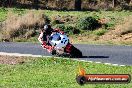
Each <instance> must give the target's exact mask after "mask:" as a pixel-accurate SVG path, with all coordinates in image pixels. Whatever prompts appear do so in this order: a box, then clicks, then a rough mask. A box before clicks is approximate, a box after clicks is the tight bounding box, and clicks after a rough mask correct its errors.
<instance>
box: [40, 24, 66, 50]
mask: <svg viewBox="0 0 132 88" xmlns="http://www.w3.org/2000/svg"><path fill="white" fill-rule="evenodd" d="M53 32H59V33H61V34H64V32H63V31H61V30H60V29H58V28H55V29H53V28H52V27H51V26H50V25H49V24H46V25H44V27H43V28H42V29H41V33H40V35H39V37H38V40H39V42H40V43H41V44H42V47H43V48H45V49H47V50H48V51H49V52H52V51H53V49H54V47H52V46H51V45H50V44H49V38H50V35H51V34H52V33H53Z"/></svg>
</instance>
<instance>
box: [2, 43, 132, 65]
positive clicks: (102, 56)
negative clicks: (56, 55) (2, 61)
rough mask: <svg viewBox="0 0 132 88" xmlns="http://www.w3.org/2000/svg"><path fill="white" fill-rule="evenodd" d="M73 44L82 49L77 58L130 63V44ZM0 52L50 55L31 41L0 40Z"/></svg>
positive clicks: (131, 48) (122, 63)
mask: <svg viewBox="0 0 132 88" xmlns="http://www.w3.org/2000/svg"><path fill="white" fill-rule="evenodd" d="M75 46H76V47H77V48H79V49H80V50H81V51H82V53H83V56H84V57H83V58H77V59H79V60H85V61H94V62H98V63H100V62H102V63H108V64H109V63H112V64H115V65H116V64H118V65H132V46H113V45H87V44H75ZM1 52H5V53H20V54H32V55H43V56H51V55H50V54H49V53H48V52H47V51H46V50H43V49H42V48H41V47H40V44H33V43H13V42H0V53H1Z"/></svg>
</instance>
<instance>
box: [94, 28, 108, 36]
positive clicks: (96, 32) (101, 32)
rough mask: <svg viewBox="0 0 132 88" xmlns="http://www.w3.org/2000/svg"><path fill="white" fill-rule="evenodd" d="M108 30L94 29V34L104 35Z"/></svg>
mask: <svg viewBox="0 0 132 88" xmlns="http://www.w3.org/2000/svg"><path fill="white" fill-rule="evenodd" d="M106 32H107V30H106V29H98V30H95V31H93V34H95V35H97V36H101V35H104V34H105V33H106Z"/></svg>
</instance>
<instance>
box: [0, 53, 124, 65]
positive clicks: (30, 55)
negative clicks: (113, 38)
mask: <svg viewBox="0 0 132 88" xmlns="http://www.w3.org/2000/svg"><path fill="white" fill-rule="evenodd" d="M0 55H8V56H26V57H53V56H42V55H32V54H21V53H7V52H0ZM53 58H62V57H53ZM63 59H69V58H63ZM72 60H75V61H83V62H89V63H93V62H94V61H87V60H81V59H72ZM95 63H102V62H95ZM102 64H105V65H113V66H125V65H118V64H111V63H102Z"/></svg>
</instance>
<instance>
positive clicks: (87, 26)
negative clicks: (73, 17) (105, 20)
mask: <svg viewBox="0 0 132 88" xmlns="http://www.w3.org/2000/svg"><path fill="white" fill-rule="evenodd" d="M99 25H100V24H99V23H98V20H96V19H95V18H94V17H85V18H82V19H80V20H79V22H78V23H77V24H76V27H77V28H78V29H81V30H94V29H95V28H97V27H98V26H99Z"/></svg>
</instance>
